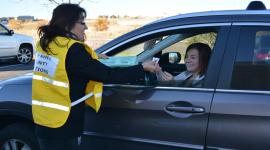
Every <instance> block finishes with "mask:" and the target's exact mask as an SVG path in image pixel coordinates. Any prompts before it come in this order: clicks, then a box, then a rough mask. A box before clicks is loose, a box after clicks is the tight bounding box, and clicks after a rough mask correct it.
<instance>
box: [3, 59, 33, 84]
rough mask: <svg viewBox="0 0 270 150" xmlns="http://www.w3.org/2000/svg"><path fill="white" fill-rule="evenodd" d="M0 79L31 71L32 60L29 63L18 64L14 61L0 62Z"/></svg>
mask: <svg viewBox="0 0 270 150" xmlns="http://www.w3.org/2000/svg"><path fill="white" fill-rule="evenodd" d="M0 63H1V65H0V80H4V79H7V78H11V77H15V76H20V75H23V74H26V73H31V72H32V70H33V67H34V61H32V62H31V63H29V64H18V63H15V62H12V61H11V62H0Z"/></svg>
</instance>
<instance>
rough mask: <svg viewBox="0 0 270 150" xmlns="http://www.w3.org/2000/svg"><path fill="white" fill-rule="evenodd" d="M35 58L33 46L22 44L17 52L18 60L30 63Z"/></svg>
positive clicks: (22, 62)
mask: <svg viewBox="0 0 270 150" xmlns="http://www.w3.org/2000/svg"><path fill="white" fill-rule="evenodd" d="M32 59H33V48H32V47H31V46H28V45H22V46H20V48H19V51H18V53H17V61H18V62H19V63H21V64H28V63H30V62H31V61H32Z"/></svg>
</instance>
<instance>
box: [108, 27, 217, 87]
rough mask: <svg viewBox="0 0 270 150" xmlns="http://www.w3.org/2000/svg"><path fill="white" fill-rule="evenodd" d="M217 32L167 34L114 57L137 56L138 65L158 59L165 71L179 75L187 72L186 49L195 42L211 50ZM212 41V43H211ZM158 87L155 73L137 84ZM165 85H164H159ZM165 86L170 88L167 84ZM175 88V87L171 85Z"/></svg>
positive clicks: (135, 45)
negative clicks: (204, 44)
mask: <svg viewBox="0 0 270 150" xmlns="http://www.w3.org/2000/svg"><path fill="white" fill-rule="evenodd" d="M210 35H211V36H212V35H213V38H212V39H211V38H209V39H207V38H206V39H204V37H207V36H210ZM216 35H217V33H216V31H209V30H207V31H200V30H199V31H196V32H194V31H193V32H183V33H179V34H169V35H168V34H167V35H161V36H158V37H151V38H150V39H148V40H147V39H146V40H145V41H143V42H140V43H138V44H133V45H134V46H131V47H129V48H127V49H123V50H121V51H119V52H118V53H117V54H113V55H114V56H118V57H119V56H136V57H137V63H142V62H144V61H146V60H152V59H153V58H158V59H159V61H158V63H159V65H160V66H161V67H162V69H163V71H167V72H169V73H171V74H172V75H174V76H175V75H178V74H179V73H181V72H182V71H185V70H186V66H185V63H184V57H185V51H186V47H187V46H188V45H189V44H191V43H195V42H202V43H207V44H208V45H209V46H210V47H211V48H212V47H213V44H212V45H210V44H209V43H214V42H215V39H216ZM209 40H211V41H209ZM138 83H139V84H144V85H145V84H146V85H157V84H159V83H158V82H157V78H156V75H155V74H153V73H146V77H145V81H144V82H143V83H142V82H137V83H136V84H138ZM159 85H163V84H159ZM165 86H168V85H166V84H165ZM171 86H175V85H171Z"/></svg>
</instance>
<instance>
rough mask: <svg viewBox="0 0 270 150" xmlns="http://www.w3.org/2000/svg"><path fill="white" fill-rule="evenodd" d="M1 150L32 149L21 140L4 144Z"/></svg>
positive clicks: (13, 140) (12, 140) (8, 141)
mask: <svg viewBox="0 0 270 150" xmlns="http://www.w3.org/2000/svg"><path fill="white" fill-rule="evenodd" d="M1 150H31V148H30V147H29V146H28V145H27V144H26V143H24V142H23V141H21V140H17V139H10V140H7V141H6V142H4V144H3V147H2V148H1Z"/></svg>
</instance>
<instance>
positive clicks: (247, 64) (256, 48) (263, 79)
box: [231, 28, 270, 90]
mask: <svg viewBox="0 0 270 150" xmlns="http://www.w3.org/2000/svg"><path fill="white" fill-rule="evenodd" d="M231 88H232V89H240V90H241V89H243V90H270V30H269V29H266V30H256V29H254V28H253V29H252V28H250V29H243V30H242V31H241V37H240V42H239V47H238V53H237V56H236V61H235V63H234V70H233V76H232V82H231Z"/></svg>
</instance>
